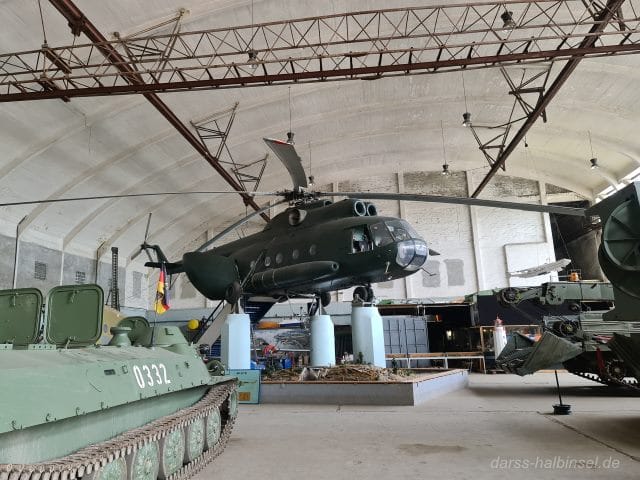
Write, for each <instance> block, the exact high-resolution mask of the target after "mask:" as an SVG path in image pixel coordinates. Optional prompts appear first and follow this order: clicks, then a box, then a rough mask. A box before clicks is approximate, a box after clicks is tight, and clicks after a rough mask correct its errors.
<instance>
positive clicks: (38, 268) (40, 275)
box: [33, 260, 47, 280]
mask: <svg viewBox="0 0 640 480" xmlns="http://www.w3.org/2000/svg"><path fill="white" fill-rule="evenodd" d="M33 278H35V279H36V280H46V279H47V264H46V263H43V262H38V261H37V260H36V263H35V266H34V270H33Z"/></svg>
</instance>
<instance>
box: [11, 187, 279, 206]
mask: <svg viewBox="0 0 640 480" xmlns="http://www.w3.org/2000/svg"><path fill="white" fill-rule="evenodd" d="M227 193H235V194H237V193H246V194H249V195H254V196H273V197H280V196H282V192H245V191H242V190H241V191H237V190H225V191H217V190H205V191H197V192H151V193H127V194H122V195H94V196H91V197H69V198H45V199H41V200H25V201H21V202H0V207H15V206H21V205H39V204H41V203H63V202H80V201H85V200H109V199H113V198H135V197H161V196H175V195H178V196H179V195H217V194H221V195H222V194H227Z"/></svg>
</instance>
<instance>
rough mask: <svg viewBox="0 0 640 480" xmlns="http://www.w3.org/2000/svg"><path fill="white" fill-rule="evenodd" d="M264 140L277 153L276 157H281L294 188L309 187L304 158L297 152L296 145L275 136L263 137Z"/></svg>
mask: <svg viewBox="0 0 640 480" xmlns="http://www.w3.org/2000/svg"><path fill="white" fill-rule="evenodd" d="M263 140H264V143H266V144H267V145H268V146H269V148H270V149H271V150H273V153H275V154H276V157H278V158H279V159H280V161H281V162H282V164H283V165H284V166H285V168H286V169H287V171H288V172H289V175H290V176H291V181H292V182H293V189H294V190H299V189H300V187H302V188H307V177H306V175H305V173H304V168H303V167H302V160H300V156H299V155H298V152H296V147H294V146H293V144H291V143H287V142H283V141H282V140H275V139H273V138H263Z"/></svg>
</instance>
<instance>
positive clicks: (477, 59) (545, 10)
mask: <svg viewBox="0 0 640 480" xmlns="http://www.w3.org/2000/svg"><path fill="white" fill-rule="evenodd" d="M51 1H52V2H53V3H54V4H64V3H65V2H63V1H62V0H51ZM639 2H640V0H627V1H626V2H624V0H618V1H615V2H613V1H609V4H610V5H613V6H614V7H615V8H610V9H607V12H610V14H608V15H604V16H602V15H599V14H598V12H599V11H600V10H601V7H600V6H599V3H597V2H594V1H586V0H510V1H501V2H491V3H468V4H455V5H446V6H433V7H415V8H396V9H385V10H372V11H365V12H354V13H345V14H336V15H328V16H321V17H309V18H303V19H296V20H286V21H280V22H270V23H263V24H259V25H245V26H239V27H231V28H219V29H211V30H202V31H196V32H173V33H170V34H166V35H156V36H146V37H139V36H136V37H134V38H119V39H116V40H114V41H110V42H108V41H106V39H104V37H102V36H100V37H99V38H95V37H93V38H92V37H90V38H89V39H90V41H91V42H92V43H88V44H83V45H74V46H67V47H59V48H48V49H42V50H34V51H29V52H20V53H9V54H5V55H0V101H21V100H36V99H45V98H66V99H69V98H72V97H76V96H96V95H116V94H130V93H148V92H172V91H184V90H197V89H211V88H225V87H227V88H229V87H247V86H260V85H272V84H275V83H278V84H282V83H292V82H314V81H327V80H353V79H375V78H379V77H381V76H389V75H406V74H421V73H422V74H424V73H437V72H442V71H452V70H459V69H463V68H488V67H495V66H497V65H508V64H522V63H530V62H540V61H549V60H552V59H572V58H582V57H585V56H603V55H614V54H625V53H626V54H629V53H638V52H640V35H639V33H640V17H639V15H638V12H639V11H640V4H639ZM623 4H624V6H625V8H624V9H623V8H622V5H623ZM505 10H508V11H512V12H513V13H514V15H513V18H514V20H515V23H516V28H513V29H505V28H503V26H502V20H501V18H500V15H501V14H502V13H504V11H505ZM61 11H62V10H61ZM76 13H77V12H76ZM68 18H70V25H71V26H72V29H75V30H78V29H82V28H83V25H84V23H83V22H86V19H84V17H78V16H77V15H72V16H71V17H68ZM249 51H251V52H252V53H254V57H253V58H250V56H249V55H248V53H249Z"/></svg>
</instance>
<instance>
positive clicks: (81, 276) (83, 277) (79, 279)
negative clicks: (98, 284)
mask: <svg viewBox="0 0 640 480" xmlns="http://www.w3.org/2000/svg"><path fill="white" fill-rule="evenodd" d="M86 281H87V274H86V273H85V272H76V285H83V284H84V283H85V282H86Z"/></svg>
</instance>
